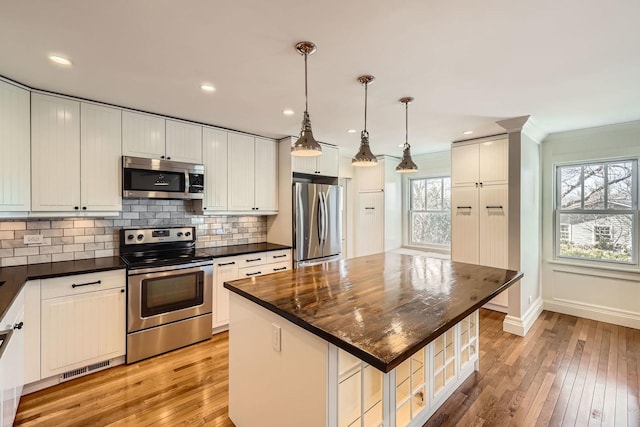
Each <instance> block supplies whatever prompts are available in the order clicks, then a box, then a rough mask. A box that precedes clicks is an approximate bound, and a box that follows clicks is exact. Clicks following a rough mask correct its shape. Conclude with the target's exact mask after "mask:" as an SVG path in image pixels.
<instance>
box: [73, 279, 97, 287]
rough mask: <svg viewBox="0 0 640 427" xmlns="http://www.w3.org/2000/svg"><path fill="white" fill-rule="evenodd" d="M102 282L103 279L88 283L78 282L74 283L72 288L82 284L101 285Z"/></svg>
mask: <svg viewBox="0 0 640 427" xmlns="http://www.w3.org/2000/svg"><path fill="white" fill-rule="evenodd" d="M100 283H102V281H101V280H96V281H95V282H87V283H78V284H75V283H74V284H73V285H71V287H72V288H79V287H81V286H89V285H99V284H100Z"/></svg>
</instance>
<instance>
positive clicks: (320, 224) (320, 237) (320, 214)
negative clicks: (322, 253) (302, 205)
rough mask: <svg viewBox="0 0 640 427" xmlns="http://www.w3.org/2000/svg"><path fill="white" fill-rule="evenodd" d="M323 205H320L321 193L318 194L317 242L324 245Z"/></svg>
mask: <svg viewBox="0 0 640 427" xmlns="http://www.w3.org/2000/svg"><path fill="white" fill-rule="evenodd" d="M323 239H324V204H323V203H322V191H319V192H318V242H319V243H320V246H323V245H324V240H323Z"/></svg>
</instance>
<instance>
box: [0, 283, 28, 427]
mask: <svg viewBox="0 0 640 427" xmlns="http://www.w3.org/2000/svg"><path fill="white" fill-rule="evenodd" d="M23 320H24V291H22V292H20V293H19V294H18V296H17V297H16V299H15V300H14V301H13V302H12V303H11V306H10V307H9V310H8V311H7V314H5V316H4V317H3V318H2V322H1V326H0V330H6V329H13V334H12V335H11V337H10V341H9V343H8V344H7V347H6V348H5V349H4V352H3V354H2V360H1V361H0V389H1V395H2V411H1V412H2V425H3V426H12V425H13V420H14V418H15V416H16V412H17V410H18V404H19V403H20V396H21V395H22V386H23V385H24V356H25V348H24V330H23V328H24V323H23V324H22V325H20V328H16V325H19V324H20V323H21V322H23Z"/></svg>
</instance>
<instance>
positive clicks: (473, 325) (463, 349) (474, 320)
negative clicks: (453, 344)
mask: <svg viewBox="0 0 640 427" xmlns="http://www.w3.org/2000/svg"><path fill="white" fill-rule="evenodd" d="M478 325H479V323H478V311H477V310H476V311H474V312H473V313H471V314H470V315H469V316H467V317H465V318H464V319H462V321H461V322H460V323H459V328H460V329H459V334H460V336H459V346H460V352H459V355H458V363H459V364H458V372H463V371H465V370H466V369H467V366H469V365H470V364H475V363H476V362H477V361H478V351H479V350H480V348H479V347H478V334H479V332H480V330H479V326H478Z"/></svg>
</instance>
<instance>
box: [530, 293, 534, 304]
mask: <svg viewBox="0 0 640 427" xmlns="http://www.w3.org/2000/svg"><path fill="white" fill-rule="evenodd" d="M531 301H533V299H532V297H531V295H529V304H531Z"/></svg>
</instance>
